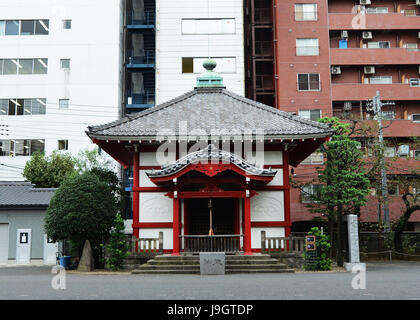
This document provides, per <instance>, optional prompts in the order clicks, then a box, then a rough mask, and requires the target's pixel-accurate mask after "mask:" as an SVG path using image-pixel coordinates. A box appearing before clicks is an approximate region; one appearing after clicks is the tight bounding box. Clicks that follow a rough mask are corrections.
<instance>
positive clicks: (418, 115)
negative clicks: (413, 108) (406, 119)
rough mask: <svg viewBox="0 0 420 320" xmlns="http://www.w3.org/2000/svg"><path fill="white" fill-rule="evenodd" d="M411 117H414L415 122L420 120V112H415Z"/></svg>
mask: <svg viewBox="0 0 420 320" xmlns="http://www.w3.org/2000/svg"><path fill="white" fill-rule="evenodd" d="M411 119H412V120H413V121H414V122H420V113H417V114H413V115H411Z"/></svg>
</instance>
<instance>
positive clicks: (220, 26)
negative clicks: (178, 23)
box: [182, 19, 235, 34]
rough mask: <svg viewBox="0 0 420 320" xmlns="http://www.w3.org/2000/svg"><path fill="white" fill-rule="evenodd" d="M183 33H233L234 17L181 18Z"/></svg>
mask: <svg viewBox="0 0 420 320" xmlns="http://www.w3.org/2000/svg"><path fill="white" fill-rule="evenodd" d="M182 33H183V34H234V33H235V19H182Z"/></svg>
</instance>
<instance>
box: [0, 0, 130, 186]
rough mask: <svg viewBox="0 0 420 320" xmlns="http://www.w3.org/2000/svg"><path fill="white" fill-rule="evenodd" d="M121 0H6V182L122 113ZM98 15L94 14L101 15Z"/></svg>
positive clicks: (1, 119)
mask: <svg viewBox="0 0 420 320" xmlns="http://www.w3.org/2000/svg"><path fill="white" fill-rule="evenodd" d="M122 3H123V2H122V0H107V1H103V0H89V1H85V0H72V1H56V0H40V1H33V0H19V1H16V0H2V1H1V2H0V181H11V180H23V178H22V176H21V171H22V168H23V167H24V166H25V163H26V162H27V161H28V160H29V159H30V156H31V154H32V153H33V152H35V151H37V150H39V151H45V153H46V154H51V152H52V151H53V150H64V151H69V152H71V153H72V154H74V155H76V154H77V153H78V152H79V151H80V150H82V149H86V148H92V143H91V142H90V141H89V139H88V138H87V137H86V135H85V134H84V133H83V129H84V128H85V127H86V126H87V125H91V124H99V123H105V122H109V121H113V120H116V119H118V118H119V113H120V112H121V99H122V98H121V92H122V91H121V86H122V85H121V82H122V77H121V70H122V46H121V43H122V25H123V22H122V20H123V19H122V9H121V8H122ZM95 13H96V14H95Z"/></svg>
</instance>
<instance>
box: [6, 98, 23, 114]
mask: <svg viewBox="0 0 420 320" xmlns="http://www.w3.org/2000/svg"><path fill="white" fill-rule="evenodd" d="M23 104H24V102H23V99H10V100H9V113H8V114H9V116H15V115H17V116H22V115H23Z"/></svg>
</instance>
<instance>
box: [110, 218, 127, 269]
mask: <svg viewBox="0 0 420 320" xmlns="http://www.w3.org/2000/svg"><path fill="white" fill-rule="evenodd" d="M124 229H125V228H124V219H123V218H122V217H121V215H120V214H119V213H117V215H116V216H115V219H114V227H113V228H112V231H111V238H110V241H109V243H108V244H107V245H106V249H107V252H108V254H109V257H108V259H107V261H106V265H107V267H108V268H110V269H111V270H112V271H117V270H119V269H121V266H122V263H123V261H124V259H125V258H126V257H127V256H128V255H129V252H128V250H129V249H130V248H129V245H128V243H127V241H126V236H125V233H124Z"/></svg>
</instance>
